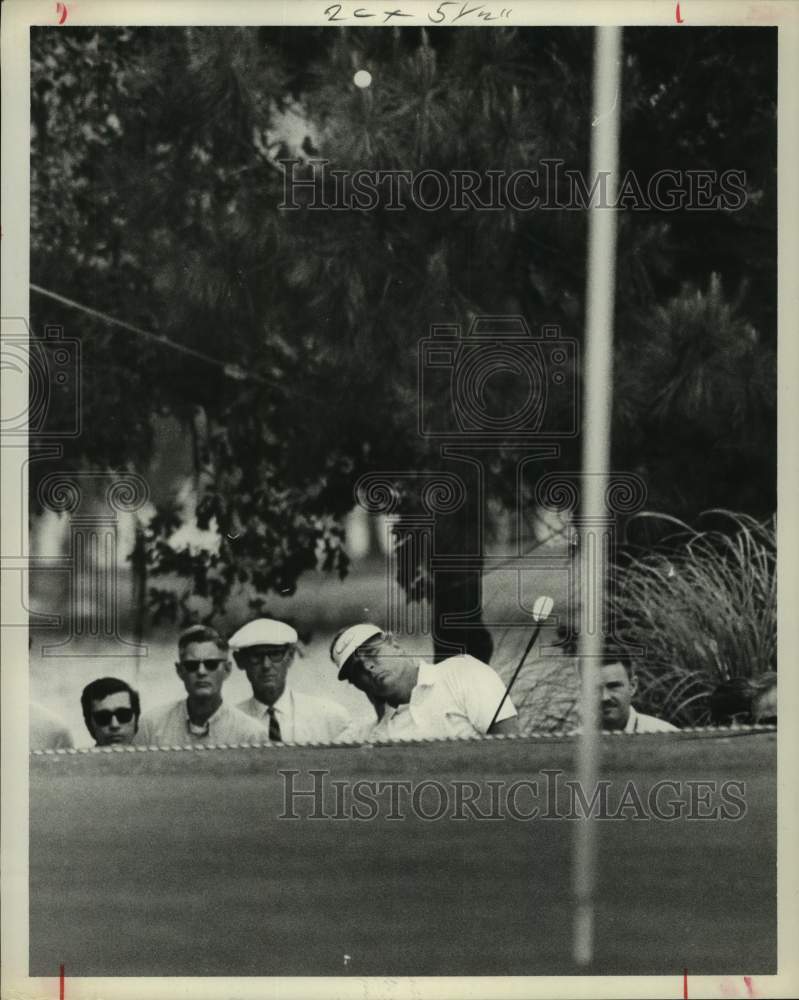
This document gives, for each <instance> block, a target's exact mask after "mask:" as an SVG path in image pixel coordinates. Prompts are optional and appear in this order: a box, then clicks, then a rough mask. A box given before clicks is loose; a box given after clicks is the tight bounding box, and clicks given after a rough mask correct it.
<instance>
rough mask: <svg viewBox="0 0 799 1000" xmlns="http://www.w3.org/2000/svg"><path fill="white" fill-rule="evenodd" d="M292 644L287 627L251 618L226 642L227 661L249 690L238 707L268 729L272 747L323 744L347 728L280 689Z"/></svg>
mask: <svg viewBox="0 0 799 1000" xmlns="http://www.w3.org/2000/svg"><path fill="white" fill-rule="evenodd" d="M297 641H298V637H297V633H296V632H295V630H294V629H293V628H292V627H291V625H287V624H286V623H285V622H281V621H277V620H276V619H274V618H256V619H255V621H251V622H247V624H246V625H244V626H242V627H241V628H240V629H239V630H238V632H236V633H235V634H234V635H232V636H231V637H230V648H231V649H232V650H233V658H234V660H235V661H236V664H237V665H238V667H239V669H241V670H244V671H245V672H246V674H247V680H248V681H249V682H250V686H251V687H252V698H247V699H246V701H243V702H241V704H240V705H239V706H238V707H239V709H241V711H242V712H244V713H245V714H247V715H249V716H251V717H252V718H253V719H258V720H259V721H261V722H263V724H264V725H265V726H268V728H269V739H270V741H271V742H273V743H329V742H331V741H333V740H336V739H338V738H339V736H340V735H341V733H342V732H343V731H344V730H345V729H346V728H347V726H348V725H349V721H350V717H349V713H348V712H347V711H346V709H344V708H343V707H342V706H341V705H338V704H337V703H335V702H332V701H328V700H327V699H325V698H318V697H316V696H314V695H310V694H304V693H303V692H301V691H297V690H295V688H294V687H293V686H292V685H291V684H287V683H286V681H287V674H288V672H289V668H290V667H291V665H292V664H293V663H294V658H295V656H296V654H297Z"/></svg>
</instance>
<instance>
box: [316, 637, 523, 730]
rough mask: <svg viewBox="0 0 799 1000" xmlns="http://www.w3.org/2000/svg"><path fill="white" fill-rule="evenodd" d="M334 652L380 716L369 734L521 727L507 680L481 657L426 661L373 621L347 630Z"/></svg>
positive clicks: (345, 676)
mask: <svg viewBox="0 0 799 1000" xmlns="http://www.w3.org/2000/svg"><path fill="white" fill-rule="evenodd" d="M330 656H331V659H332V660H333V662H334V663H335V665H336V667H337V668H338V679H339V680H340V681H349V683H350V684H353V685H354V686H355V687H357V688H358V690H359V691H362V692H363V693H364V694H365V695H366V697H367V698H368V699H369V701H370V702H371V703H372V705H373V707H374V709H375V712H376V713H377V721H376V722H375V723H374V725H373V726H372V727H371V729H369V731H368V732H366V733H364V734H362V736H363V738H367V739H370V740H417V739H460V738H462V737H476V736H484V735H489V736H495V735H515V734H516V733H517V732H518V723H517V718H516V709H515V708H514V706H513V703H512V702H511V700H510V699H509V698H507V697H505V686H504V684H503V683H502V681H501V680H500V678H499V676H498V675H497V674H496V673H495V671H494V670H492V669H491V667H489V666H488V664H486V663H483V662H482V661H481V660H477V659H475V658H474V657H473V656H451V657H449V658H448V659H446V660H443V661H442V662H441V663H437V664H433V663H426V662H424V660H421V659H419V658H418V657H416V656H412V655H410V654H409V653H407V652H405V650H403V649H402V647H401V646H400V645H399V644H398V643H397V642H396V641H395V640H394V638H393V636H391V635H390V634H389V633H387V632H384V631H383V630H382V629H381V628H379V626H377V625H373V624H371V623H364V624H360V625H351V626H349V627H348V628H345V629H342V630H341V631H340V632H339V633H338V635H336V637H335V638H334V639H333V643H332V645H331V647H330ZM500 705H501V708H500ZM498 709H499V712H497V710H498ZM495 716H496V719H495Z"/></svg>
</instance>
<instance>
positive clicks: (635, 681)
mask: <svg viewBox="0 0 799 1000" xmlns="http://www.w3.org/2000/svg"><path fill="white" fill-rule="evenodd" d="M637 690H638V676H637V674H633V676H632V677H631V678H630V696H631V697H632V695H634V694H635V693H636V691H637Z"/></svg>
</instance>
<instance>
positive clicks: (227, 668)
mask: <svg viewBox="0 0 799 1000" xmlns="http://www.w3.org/2000/svg"><path fill="white" fill-rule="evenodd" d="M222 669H223V670H224V671H225V677H230V671H231V670H232V669H233V665H232V664H231V662H230V660H225V665H224V667H222Z"/></svg>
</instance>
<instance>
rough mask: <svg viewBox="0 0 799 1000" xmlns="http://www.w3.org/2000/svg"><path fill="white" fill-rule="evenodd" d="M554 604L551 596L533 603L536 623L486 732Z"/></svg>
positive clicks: (498, 711)
mask: <svg viewBox="0 0 799 1000" xmlns="http://www.w3.org/2000/svg"><path fill="white" fill-rule="evenodd" d="M554 604H555V602H554V601H553V600H552V598H551V597H537V598H536V600H535V604H534V605H533V621H534V622H535V623H536V626H535V628H534V629H533V634H532V636H530V641H529V642H528V643H527V648H526V649H525V651H524V653H523V654H522V658H521V659H520V660H519V665H518V667H516V670H515V671H514V672H513V677H511V679H510V683H509V684H508V686H507V687H506V688H505V694H503V695H502V701H501V702H500V703H499V704H498V705H497V710H496V712H494V718H493V719H492V720H491V725H490V726H489V727H488V732H490V731H491V727H492V726H493V725H494V723H495V722H496V721H497V716H498V715H499V713H500V711H501V709H502V706H503V705H504V704H505V699H506V698H507V697H508V695H509V694H510V689H511V688H512V687H513V685H514V684H515V683H516V678H517V677H518V676H519V671H520V670H521V669H522V666H523V665H524V661H525V660H526V659H527V657H528V656H529V655H530V650H531V649H532V648H533V646H534V645H535V640H536V639H537V638H538V633H539V632H540V631H541V626H542V625H543V623H544V621H545V620H546V619H547V618H549V615H550V612H551V611H552V608H553V606H554Z"/></svg>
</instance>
